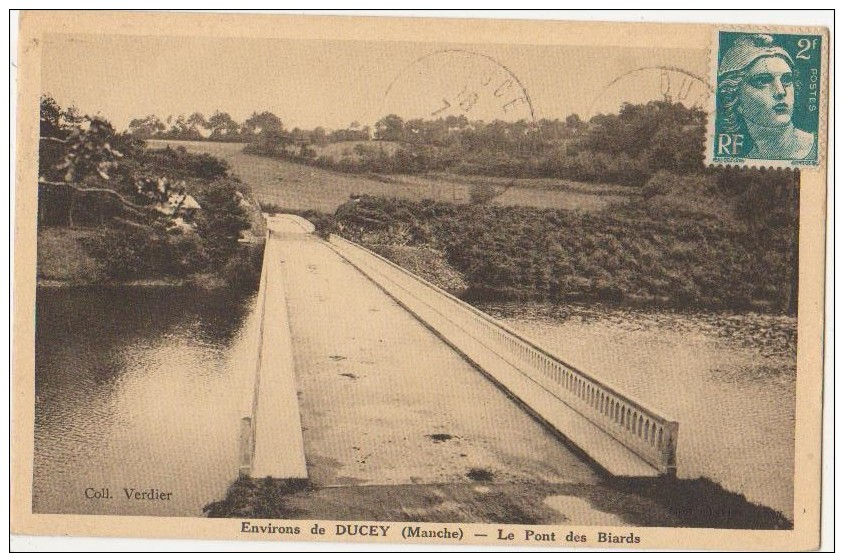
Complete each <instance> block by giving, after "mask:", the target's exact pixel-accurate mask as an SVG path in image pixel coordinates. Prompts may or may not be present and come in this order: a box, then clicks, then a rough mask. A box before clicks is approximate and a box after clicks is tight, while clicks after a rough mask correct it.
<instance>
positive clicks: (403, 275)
mask: <svg viewBox="0 0 844 553" xmlns="http://www.w3.org/2000/svg"><path fill="white" fill-rule="evenodd" d="M329 242H330V243H331V244H332V245H333V246H334V247H335V248H336V249H337V251H338V252H339V253H340V254H341V255H343V257H345V258H346V259H347V260H348V261H350V262H351V263H352V264H354V265H356V266H357V267H358V268H359V269H360V270H361V271H362V272H363V273H364V274H365V275H367V276H368V277H369V278H370V279H371V280H373V281H374V282H375V283H376V284H378V285H379V286H380V287H381V288H383V289H384V290H385V291H387V293H389V294H390V295H391V296H393V297H394V298H395V299H396V300H398V301H399V302H400V303H402V304H404V305H405V307H407V308H408V309H409V310H410V311H411V312H412V313H414V314H415V315H416V316H417V318H419V319H420V320H422V321H423V322H424V323H425V324H427V325H428V326H430V327H431V328H432V329H433V330H435V331H436V332H437V333H438V334H439V335H440V336H442V337H443V338H444V339H445V340H446V341H448V342H450V343H451V344H452V345H453V346H454V347H456V348H457V349H458V350H460V351H462V352H463V353H464V354H465V355H467V356H468V357H469V358H473V353H476V352H477V351H478V348H479V347H485V348H487V349H489V350H491V351H492V352H494V353H495V354H496V355H498V356H499V357H501V358H502V359H504V360H505V361H507V362H508V363H509V364H510V365H511V366H512V367H514V368H515V369H516V370H518V371H519V372H521V373H522V374H523V375H525V376H526V377H528V378H529V379H531V380H532V381H533V382H535V383H536V384H538V385H539V386H541V387H542V388H543V389H544V390H546V391H547V392H549V393H550V394H552V395H553V396H554V397H555V398H557V399H558V400H559V401H561V402H564V403H565V404H566V405H568V406H569V407H571V408H572V409H574V410H575V411H576V412H577V413H579V414H581V415H582V416H583V417H585V418H586V419H588V420H589V421H591V422H592V423H594V424H595V425H596V426H597V427H598V428H600V429H601V430H603V431H604V432H605V433H607V434H609V435H610V436H612V437H613V438H615V439H616V440H617V441H619V442H620V443H621V444H623V445H624V446H625V447H627V449H629V450H630V451H632V452H634V453H635V454H636V455H638V456H639V457H640V458H642V459H643V460H644V461H645V462H647V463H648V464H649V465H651V466H652V467H654V468H655V469H656V470H657V471H658V472H660V473H663V474H675V473H676V457H677V456H676V451H677V437H678V432H679V425H678V423H677V422H676V421H672V420H669V419H668V418H667V417H665V416H663V415H661V414H659V413H658V412H657V411H656V410H655V409H652V408H650V407H647V406H645V405H644V404H643V403H642V402H641V401H638V400H636V399H633V398H632V397H631V396H630V395H629V394H625V393H621V392H620V391H618V390H616V389H613V388H612V387H610V386H608V385H606V384H603V383H601V382H599V381H598V380H596V379H595V378H593V377H592V376H590V375H588V374H587V373H585V372H584V371H582V370H581V369H578V368H575V367H573V366H571V365H570V364H568V363H566V362H564V361H562V360H561V359H559V358H558V357H556V356H555V355H554V354H552V353H549V352H548V351H545V350H544V349H543V348H542V347H540V346H538V345H536V344H534V343H533V342H532V341H530V340H529V339H528V338H525V337H524V336H521V335H520V334H519V333H518V332H516V331H515V330H513V329H511V328H509V327H508V326H507V325H506V324H504V323H502V322H500V321H497V320H495V319H494V318H492V317H490V316H489V315H487V314H486V313H483V312H482V311H480V310H478V309H476V308H474V307H472V306H471V305H469V304H467V303H465V302H463V301H461V300H459V299H458V298H456V297H454V296H452V295H451V294H448V293H447V292H445V291H443V290H441V289H439V288H437V287H436V286H434V285H432V284H430V283H429V282H427V281H425V280H424V279H422V278H420V277H418V276H416V275H414V274H413V273H410V272H409V271H407V270H405V269H403V268H402V267H399V266H398V265H396V264H394V263H392V262H391V261H389V260H387V259H385V258H383V257H381V256H380V255H378V254H376V253H374V252H372V251H370V250H368V249H366V248H364V247H362V246H360V245H358V244H355V243H354V242H350V241H348V240H346V239H344V238H342V237H340V236H336V235H331V236H330V238H329ZM478 364H479V365H480V363H478ZM481 368H482V369H483V367H482V366H481ZM520 399H521V400H523V401H524V398H520ZM525 403H526V404H528V406H529V407H530V404H529V402H525Z"/></svg>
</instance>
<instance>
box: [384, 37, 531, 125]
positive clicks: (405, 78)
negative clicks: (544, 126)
mask: <svg viewBox="0 0 844 553" xmlns="http://www.w3.org/2000/svg"><path fill="white" fill-rule="evenodd" d="M381 113H382V115H397V116H399V117H401V118H403V119H404V120H410V119H428V120H430V119H439V118H443V119H445V118H448V117H450V116H453V117H459V116H464V117H466V118H467V119H470V120H484V121H494V120H496V119H498V120H502V121H518V120H527V121H531V122H532V121H534V112H533V105H532V103H531V100H530V95H529V94H528V92H527V90H526V89H525V87H524V86H523V85H522V83H521V81H519V78H518V77H517V76H516V75H515V74H514V73H513V72H512V71H511V70H510V69H508V68H507V67H506V66H504V65H502V64H500V63H498V62H497V61H496V60H495V59H494V58H492V57H490V56H488V55H486V54H481V53H478V52H472V51H469V50H441V51H437V52H432V53H430V54H427V55H425V56H422V57H421V58H419V59H417V60H416V61H414V62H413V63H411V64H410V65H408V66H407V67H405V68H404V69H403V70H402V71H401V72H400V73H399V74H398V75H397V76H396V77H395V79H393V81H392V82H391V83H390V85H389V87H387V90H386V92H385V94H384V101H383V104H382V108H381Z"/></svg>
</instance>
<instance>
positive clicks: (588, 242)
mask: <svg viewBox="0 0 844 553" xmlns="http://www.w3.org/2000/svg"><path fill="white" fill-rule="evenodd" d="M331 231H332V232H334V233H336V234H339V235H341V236H343V237H344V238H347V239H349V240H352V241H354V242H358V243H360V244H362V245H364V246H366V247H369V248H373V247H386V246H403V247H423V248H430V249H433V250H436V251H438V252H440V253H442V255H443V258H444V259H445V260H446V261H447V262H448V264H449V265H450V266H451V267H453V268H454V269H455V270H457V271H458V272H459V273H460V274H461V275H462V277H463V278H464V279H465V281H466V283H467V284H468V288H467V290H466V292H465V293H464V294H463V297H464V298H465V299H469V300H472V301H478V300H499V301H500V300H508V299H512V300H541V301H551V302H571V301H589V302H608V303H616V304H619V303H621V304H631V305H649V304H650V305H662V306H673V307H680V308H692V309H714V310H742V311H744V310H755V311H768V312H788V311H791V310H792V309H793V308H794V307H795V306H796V301H795V300H796V285H795V282H794V279H793V278H792V274H793V269H794V267H793V266H792V264H793V260H794V251H793V244H789V243H788V242H787V241H784V240H781V241H777V242H776V243H773V244H769V243H767V240H768V239H767V238H766V237H765V236H762V235H761V234H760V233H759V232H757V231H755V230H753V229H751V228H749V226H748V225H746V224H745V223H744V222H742V221H740V220H737V219H736V218H734V217H732V216H728V215H727V214H724V215H713V214H708V213H705V212H703V211H689V210H687V209H681V208H678V207H676V206H674V207H671V206H668V205H666V204H663V203H659V202H651V201H646V200H631V201H627V202H622V203H618V204H615V205H614V206H613V209H606V210H603V211H601V212H597V213H589V212H582V211H571V210H563V209H538V208H532V207H525V206H518V207H504V206H497V205H483V204H471V205H464V206H457V205H455V204H452V203H447V202H433V201H418V202H416V201H409V200H403V199H397V198H379V197H373V196H362V197H359V198H354V199H352V200H350V201H349V202H347V203H345V204H343V205H342V206H340V208H338V209H337V212H336V213H335V214H334V218H333V224H332V230H331ZM401 257H403V258H405V259H407V258H408V256H407V255H404V256H401ZM396 262H397V263H400V264H401V263H402V260H401V258H400V257H396ZM408 268H410V267H408ZM411 270H412V269H411Z"/></svg>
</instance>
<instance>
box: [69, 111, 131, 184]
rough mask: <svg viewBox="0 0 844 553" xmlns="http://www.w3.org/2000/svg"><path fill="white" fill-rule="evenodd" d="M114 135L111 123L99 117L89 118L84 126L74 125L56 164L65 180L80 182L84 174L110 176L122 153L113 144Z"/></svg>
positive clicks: (84, 176) (103, 177) (84, 177)
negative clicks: (63, 151) (61, 155)
mask: <svg viewBox="0 0 844 553" xmlns="http://www.w3.org/2000/svg"><path fill="white" fill-rule="evenodd" d="M116 136H117V133H116V131H115V130H114V127H112V125H111V123H109V122H108V121H106V120H105V119H102V118H100V117H92V118H90V119H89V124H88V128H87V129H83V128H82V127H75V128H74V129H73V130H72V131H71V132H70V135H69V136H68V137H67V140H66V141H65V153H64V157H63V158H62V161H61V162H60V163H59V165H58V166H57V167H56V168H57V169H59V170H61V171H62V172H63V173H64V175H63V178H64V181H65V182H82V181H84V180H85V179H86V178H87V177H91V176H93V177H99V178H101V179H103V180H109V179H110V178H111V176H110V172H111V171H112V170H113V169H116V168H117V160H118V159H121V158H122V157H123V154H122V153H120V152H119V151H118V150H116V149H115V148H114V147H112V144H114V141H115V138H116Z"/></svg>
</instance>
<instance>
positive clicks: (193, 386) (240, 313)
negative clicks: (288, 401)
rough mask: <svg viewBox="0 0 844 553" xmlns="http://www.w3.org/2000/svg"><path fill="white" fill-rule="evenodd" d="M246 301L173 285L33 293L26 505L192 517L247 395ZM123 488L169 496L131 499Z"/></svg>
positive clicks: (234, 457)
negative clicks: (31, 439) (29, 495)
mask: <svg viewBox="0 0 844 553" xmlns="http://www.w3.org/2000/svg"><path fill="white" fill-rule="evenodd" d="M253 303H254V297H253V298H248V297H247V298H244V297H242V296H241V297H236V296H232V295H229V294H225V293H215V292H202V291H188V290H180V289H161V288H159V289H156V288H113V289H109V288H56V289H49V288H42V289H39V290H38V297H37V311H36V321H37V323H36V347H35V365H36V367H35V393H36V404H35V456H34V459H35V461H34V467H33V468H34V484H33V511H34V512H38V513H79V514H100V513H102V514H133V515H159V516H163V515H167V516H201V515H202V506H203V505H205V504H207V503H209V502H211V501H214V500H218V499H221V498H222V497H223V496H224V495H225V492H226V489H227V487H228V485H229V484H230V483H231V482H232V481H233V480H234V479H235V478H236V476H237V470H238V439H239V424H240V418H241V417H243V416H245V415H246V414H248V412H249V405H250V403H249V402H250V401H251V391H252V386H253V378H254V362H252V363H250V362H249V360H250V354H251V351H250V349H254V344H252V343H251V341H250V335H251V334H252V332H253V326H254V321H253V320H251V317H249V314H250V313H251V312H252V304H253ZM250 346H253V347H252V348H250ZM132 488H135V491H138V492H143V491H145V490H146V491H149V490H155V489H157V490H159V493H158V494H155V493H154V492H153V493H152V494H147V496H149V495H153V496H154V497H163V496H164V494H167V493H168V492H169V493H170V495H169V496H167V497H168V498H169V499H146V498H141V499H135V498H134V494H133V493H132V491H131V489H132ZM103 489H107V490H108V493H107V494H103V493H102V490H103ZM124 489H128V490H129V492H130V494H132V495H133V498H132V499H128V498H127V496H126V491H124ZM95 495H108V496H110V498H95V497H91V496H95ZM141 497H143V496H141Z"/></svg>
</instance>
